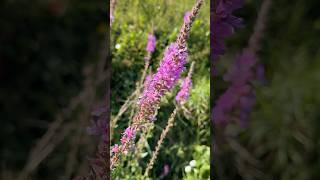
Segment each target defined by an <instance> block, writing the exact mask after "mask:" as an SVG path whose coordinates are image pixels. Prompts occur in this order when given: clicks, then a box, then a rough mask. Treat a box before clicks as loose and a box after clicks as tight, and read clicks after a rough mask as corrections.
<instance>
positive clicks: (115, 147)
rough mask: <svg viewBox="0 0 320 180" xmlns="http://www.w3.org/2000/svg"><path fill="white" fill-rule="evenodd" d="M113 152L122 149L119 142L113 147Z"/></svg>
mask: <svg viewBox="0 0 320 180" xmlns="http://www.w3.org/2000/svg"><path fill="white" fill-rule="evenodd" d="M111 151H112V152H113V153H118V152H119V151H120V148H119V145H118V144H115V145H114V146H113V147H112V150H111Z"/></svg>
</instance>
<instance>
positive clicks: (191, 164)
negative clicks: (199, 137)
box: [189, 160, 197, 167]
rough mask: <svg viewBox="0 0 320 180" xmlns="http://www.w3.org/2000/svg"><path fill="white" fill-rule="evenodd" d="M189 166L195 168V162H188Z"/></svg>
mask: <svg viewBox="0 0 320 180" xmlns="http://www.w3.org/2000/svg"><path fill="white" fill-rule="evenodd" d="M189 165H190V166H191V167H195V166H196V165H197V161H196V160H192V161H190V163H189Z"/></svg>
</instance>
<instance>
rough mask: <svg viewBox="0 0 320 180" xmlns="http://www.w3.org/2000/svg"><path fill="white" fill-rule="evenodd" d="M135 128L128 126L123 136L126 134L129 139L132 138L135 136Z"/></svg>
mask: <svg viewBox="0 0 320 180" xmlns="http://www.w3.org/2000/svg"><path fill="white" fill-rule="evenodd" d="M135 134H136V132H135V130H134V129H133V128H131V127H128V128H127V129H126V130H125V131H124V136H126V137H127V138H129V139H133V138H134V137H135Z"/></svg>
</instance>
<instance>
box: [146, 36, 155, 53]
mask: <svg viewBox="0 0 320 180" xmlns="http://www.w3.org/2000/svg"><path fill="white" fill-rule="evenodd" d="M155 49H156V37H155V36H154V35H153V34H149V35H148V43H147V47H146V50H147V51H148V52H150V53H152V52H153V51H154V50H155Z"/></svg>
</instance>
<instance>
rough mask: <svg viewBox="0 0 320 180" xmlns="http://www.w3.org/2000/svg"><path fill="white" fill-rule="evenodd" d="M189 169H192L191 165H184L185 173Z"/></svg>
mask: <svg viewBox="0 0 320 180" xmlns="http://www.w3.org/2000/svg"><path fill="white" fill-rule="evenodd" d="M191 169H192V167H191V166H189V165H188V166H186V167H185V168H184V171H185V172H186V173H189V172H191Z"/></svg>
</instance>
